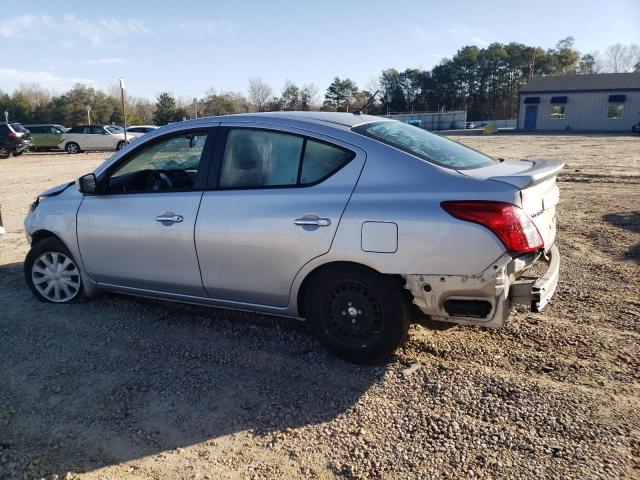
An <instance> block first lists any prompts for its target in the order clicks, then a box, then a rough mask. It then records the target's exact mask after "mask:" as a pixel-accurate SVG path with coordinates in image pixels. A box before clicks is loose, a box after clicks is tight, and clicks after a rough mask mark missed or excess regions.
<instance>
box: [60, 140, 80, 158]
mask: <svg viewBox="0 0 640 480" xmlns="http://www.w3.org/2000/svg"><path fill="white" fill-rule="evenodd" d="M64 149H65V150H66V151H67V153H70V154H72V155H73V154H76V153H80V145H78V144H77V143H75V142H69V143H67V144H66V145H65V146H64Z"/></svg>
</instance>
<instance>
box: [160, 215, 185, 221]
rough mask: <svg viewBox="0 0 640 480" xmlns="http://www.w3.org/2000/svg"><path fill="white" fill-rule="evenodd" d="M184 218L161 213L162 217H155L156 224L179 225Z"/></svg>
mask: <svg viewBox="0 0 640 480" xmlns="http://www.w3.org/2000/svg"><path fill="white" fill-rule="evenodd" d="M182 220H184V218H183V217H182V215H175V214H173V213H163V214H162V215H158V216H157V217H156V222H163V223H164V222H166V223H180V222H181V221H182Z"/></svg>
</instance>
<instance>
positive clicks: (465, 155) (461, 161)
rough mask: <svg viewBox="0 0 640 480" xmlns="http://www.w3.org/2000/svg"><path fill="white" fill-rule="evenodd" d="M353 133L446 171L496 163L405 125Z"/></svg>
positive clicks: (386, 124) (373, 126) (358, 129)
mask: <svg viewBox="0 0 640 480" xmlns="http://www.w3.org/2000/svg"><path fill="white" fill-rule="evenodd" d="M353 131H354V132H357V133H360V134H362V135H366V136H367V137H371V138H374V139H376V140H379V141H381V142H382V143H386V144H387V145H391V146H392V147H396V148H398V149H400V150H403V151H405V152H407V153H410V154H412V155H415V156H416V157H418V158H421V159H423V160H426V161H427V162H430V163H434V164H436V165H439V166H441V167H445V168H452V169H455V170H468V169H471V168H480V167H487V166H489V165H494V164H495V163H496V161H495V160H493V159H492V158H491V157H488V156H487V155H484V154H482V153H480V152H477V151H475V150H472V149H470V148H468V147H465V146H463V145H460V144H459V143H457V142H454V141H451V140H448V139H446V138H444V137H441V136H439V135H434V134H433V133H429V132H427V131H426V130H423V129H422V128H418V127H414V126H412V125H407V124H406V123H402V122H395V121H391V122H390V121H386V122H375V123H368V124H365V125H360V126H358V127H354V128H353Z"/></svg>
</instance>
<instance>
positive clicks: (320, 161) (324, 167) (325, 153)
mask: <svg viewBox="0 0 640 480" xmlns="http://www.w3.org/2000/svg"><path fill="white" fill-rule="evenodd" d="M353 157H354V154H353V153H352V152H350V151H348V150H344V149H342V148H338V147H335V146H332V145H327V144H326V143H320V142H315V141H313V140H307V145H306V147H305V149H304V159H303V161H302V175H301V176H300V183H302V184H307V183H315V182H318V181H320V180H322V179H323V178H326V177H328V176H330V175H331V174H332V173H334V172H336V171H338V170H340V169H341V168H342V167H344V166H345V165H346V164H347V163H349V161H350V160H351V159H352V158H353Z"/></svg>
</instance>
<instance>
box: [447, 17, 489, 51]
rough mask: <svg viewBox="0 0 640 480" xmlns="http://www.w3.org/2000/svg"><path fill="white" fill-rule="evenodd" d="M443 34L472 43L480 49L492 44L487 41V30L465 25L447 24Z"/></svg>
mask: <svg viewBox="0 0 640 480" xmlns="http://www.w3.org/2000/svg"><path fill="white" fill-rule="evenodd" d="M441 30H442V33H445V34H447V35H450V36H452V37H455V38H456V39H458V40H462V41H463V42H471V43H473V44H476V45H478V46H479V47H486V46H487V45H489V43H490V42H488V41H487V40H485V34H486V33H487V32H486V31H485V30H483V29H481V28H476V27H473V26H471V25H466V24H464V23H445V24H444V25H443V26H442V28H441Z"/></svg>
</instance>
